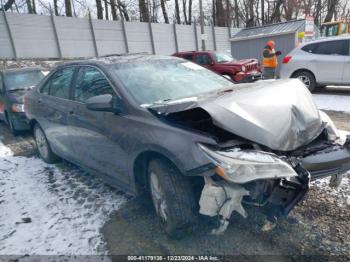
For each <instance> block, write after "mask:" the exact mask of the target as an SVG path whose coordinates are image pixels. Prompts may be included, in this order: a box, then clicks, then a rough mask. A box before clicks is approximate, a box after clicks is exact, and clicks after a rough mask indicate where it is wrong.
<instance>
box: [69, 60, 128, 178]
mask: <svg viewBox="0 0 350 262" xmlns="http://www.w3.org/2000/svg"><path fill="white" fill-rule="evenodd" d="M104 94H111V95H112V96H116V93H115V91H114V90H113V88H112V85H111V83H110V82H109V81H108V79H107V77H106V76H105V75H104V74H103V73H102V71H100V69H98V68H96V67H92V66H82V67H80V69H79V72H78V75H77V79H76V84H75V88H74V100H75V103H76V107H75V110H74V114H72V115H70V116H69V124H68V128H69V129H70V130H72V131H71V132H70V133H71V136H72V143H73V146H74V150H75V154H76V157H77V158H78V161H79V162H80V163H81V164H82V165H83V166H86V167H88V168H92V169H94V170H96V171H98V172H101V173H103V174H105V175H108V176H109V177H111V178H114V179H117V180H118V181H119V182H120V183H122V184H129V183H130V180H129V178H128V176H127V161H126V159H127V156H126V152H125V151H124V150H123V149H122V147H121V144H122V139H123V135H122V130H123V124H122V121H123V117H122V116H118V115H116V114H114V113H111V112H99V111H91V110H88V109H87V108H86V105H85V102H86V100H87V99H89V98H91V97H93V96H98V95H104Z"/></svg>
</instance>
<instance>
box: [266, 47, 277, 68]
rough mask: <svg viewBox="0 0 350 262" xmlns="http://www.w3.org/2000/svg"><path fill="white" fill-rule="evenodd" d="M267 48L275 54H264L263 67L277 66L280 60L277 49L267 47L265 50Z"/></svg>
mask: <svg viewBox="0 0 350 262" xmlns="http://www.w3.org/2000/svg"><path fill="white" fill-rule="evenodd" d="M265 50H268V51H269V53H270V54H273V56H271V57H264V55H263V60H262V64H263V67H268V68H276V67H277V65H278V62H277V56H276V55H275V50H271V49H269V48H265V49H264V52H265Z"/></svg>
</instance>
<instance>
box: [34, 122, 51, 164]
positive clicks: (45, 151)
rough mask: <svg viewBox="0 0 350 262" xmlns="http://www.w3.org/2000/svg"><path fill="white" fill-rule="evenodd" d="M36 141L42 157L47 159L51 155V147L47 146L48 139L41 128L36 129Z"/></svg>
mask: <svg viewBox="0 0 350 262" xmlns="http://www.w3.org/2000/svg"><path fill="white" fill-rule="evenodd" d="M35 141H36V145H37V148H38V151H39V153H40V155H41V156H42V157H43V158H47V157H48V155H49V145H48V144H47V141H46V137H45V135H44V133H43V131H42V130H41V129H40V128H36V129H35Z"/></svg>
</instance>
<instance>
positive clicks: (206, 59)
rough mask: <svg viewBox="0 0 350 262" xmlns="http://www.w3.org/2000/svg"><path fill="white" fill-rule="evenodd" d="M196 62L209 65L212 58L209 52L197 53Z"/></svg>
mask: <svg viewBox="0 0 350 262" xmlns="http://www.w3.org/2000/svg"><path fill="white" fill-rule="evenodd" d="M195 62H196V63H197V64H200V65H209V64H210V62H211V60H210V58H209V56H208V55H207V54H201V55H196V58H195Z"/></svg>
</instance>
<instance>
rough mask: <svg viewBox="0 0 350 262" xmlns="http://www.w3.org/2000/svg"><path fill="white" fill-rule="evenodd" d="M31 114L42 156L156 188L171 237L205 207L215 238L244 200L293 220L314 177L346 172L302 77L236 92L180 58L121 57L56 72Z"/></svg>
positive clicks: (115, 181)
mask: <svg viewBox="0 0 350 262" xmlns="http://www.w3.org/2000/svg"><path fill="white" fill-rule="evenodd" d="M24 107H25V111H26V114H27V117H28V119H29V121H30V126H31V127H32V129H33V133H34V138H35V141H36V144H37V147H38V152H39V154H40V156H41V157H42V159H43V160H44V161H46V162H48V163H53V162H55V161H57V159H58V156H59V157H62V158H64V159H66V160H68V161H70V162H73V163H75V164H77V165H79V166H81V167H83V168H84V169H86V170H88V171H90V172H92V173H97V174H99V175H101V176H102V177H104V178H105V179H107V181H108V182H109V183H111V185H114V186H118V187H120V188H121V189H122V190H124V191H127V192H130V193H131V194H135V195H136V194H139V193H140V192H143V190H146V191H148V192H150V195H151V198H152V200H153V203H154V207H155V211H156V213H157V214H158V215H159V217H160V220H161V223H162V224H163V226H164V229H165V231H166V232H167V233H168V234H169V235H170V236H181V235H183V234H184V233H185V232H187V231H186V230H187V229H189V228H191V226H193V224H195V223H196V221H197V219H198V216H197V215H198V212H199V213H201V214H203V215H208V216H212V217H221V220H220V227H219V228H216V229H215V232H216V233H220V232H223V231H224V230H225V228H226V227H227V225H228V220H229V218H230V216H231V213H232V212H233V211H236V212H238V213H239V214H241V215H242V216H244V217H246V216H247V213H246V210H245V206H246V205H252V206H259V209H260V210H261V211H262V212H266V214H267V215H268V217H269V218H270V219H275V218H278V217H280V216H283V215H287V214H288V213H289V212H290V211H291V210H292V209H293V207H294V206H295V205H296V204H297V203H298V202H299V201H300V200H301V199H302V198H303V197H304V195H305V194H306V193H307V192H308V189H309V182H310V179H311V180H314V179H318V178H321V177H326V176H332V178H333V180H334V181H340V180H341V178H342V176H341V175H342V174H343V173H345V172H346V171H347V170H349V169H350V139H349V138H350V137H349V136H348V137H346V136H345V135H344V133H339V132H338V130H337V129H336V128H335V126H334V124H333V123H332V120H331V119H330V118H329V117H328V116H327V115H326V114H325V113H323V112H321V111H319V110H318V109H317V108H316V105H315V104H314V102H313V99H312V96H311V94H310V92H309V91H308V90H307V89H306V88H305V86H304V85H303V84H302V83H301V82H300V81H299V80H293V79H292V80H277V81H260V82H256V83H251V84H240V85H235V84H233V83H232V82H231V81H230V80H228V79H226V78H224V77H221V76H219V75H217V74H215V73H213V72H211V71H210V70H207V69H205V68H203V67H201V66H199V65H197V64H194V63H192V62H189V61H186V60H184V59H180V58H175V57H163V56H147V55H129V56H119V57H118V56H115V57H105V58H98V59H94V60H86V61H80V62H69V63H66V64H64V65H61V66H59V67H57V68H56V69H55V70H53V71H52V72H51V73H50V74H49V75H48V77H47V78H46V79H45V80H44V81H42V82H41V83H40V84H39V85H38V86H37V87H36V88H34V89H33V90H31V91H30V92H28V93H27V95H26V96H25V101H24ZM198 203H199V206H200V209H199V210H198V208H197V206H198ZM140 219H142V218H140Z"/></svg>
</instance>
